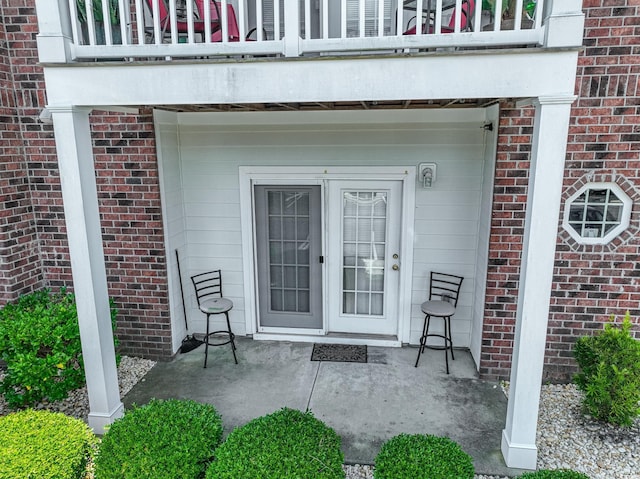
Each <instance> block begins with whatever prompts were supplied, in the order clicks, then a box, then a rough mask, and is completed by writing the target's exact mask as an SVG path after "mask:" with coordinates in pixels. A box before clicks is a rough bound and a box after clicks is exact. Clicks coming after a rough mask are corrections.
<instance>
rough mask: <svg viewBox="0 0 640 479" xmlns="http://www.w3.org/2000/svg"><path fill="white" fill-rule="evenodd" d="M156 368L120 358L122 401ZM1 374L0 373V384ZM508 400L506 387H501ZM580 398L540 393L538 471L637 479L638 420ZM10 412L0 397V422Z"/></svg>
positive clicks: (350, 473)
mask: <svg viewBox="0 0 640 479" xmlns="http://www.w3.org/2000/svg"><path fill="white" fill-rule="evenodd" d="M154 364H155V362H154V361H150V360H145V359H139V358H132V357H127V356H124V357H123V358H122V361H121V362H120V366H119V367H118V378H119V383H120V393H121V394H122V395H125V394H126V393H127V392H129V391H130V390H131V388H132V387H133V386H134V385H135V384H136V383H137V382H138V381H144V375H145V374H146V373H147V372H148V371H149V370H150V369H151V368H152V367H153V366H154ZM2 377H3V374H2V372H1V370H0V380H2ZM505 393H506V394H508V385H507V386H506V387H505ZM580 397H581V393H580V392H579V391H578V390H577V388H576V387H575V386H574V385H573V384H566V385H545V386H543V387H542V395H541V400H540V414H539V417H538V435H537V446H538V468H540V469H559V468H569V469H574V470H576V471H580V472H583V473H585V474H587V475H588V476H589V477H590V478H591V479H614V478H615V479H640V419H639V420H636V421H635V423H634V425H633V427H631V428H629V429H620V428H615V427H613V426H609V425H607V424H603V423H600V422H597V421H594V420H593V419H591V418H589V417H587V416H584V415H583V414H582V413H581V412H580ZM36 409H49V410H52V411H58V412H63V413H65V414H68V415H70V416H73V417H76V418H78V419H82V420H84V421H86V420H87V414H88V412H89V404H88V399H87V392H86V388H82V389H78V390H76V391H73V392H72V393H71V394H70V396H69V398H68V399H66V400H64V401H57V402H54V403H46V402H45V403H42V404H39V405H38V406H37V407H36ZM8 412H9V410H8V408H7V406H6V403H5V402H4V400H3V399H2V398H1V397H0V416H1V415H4V414H7V413H8ZM344 470H345V472H346V474H347V479H373V467H372V466H368V465H345V466H344ZM476 479H508V478H506V477H505V476H485V475H477V476H476Z"/></svg>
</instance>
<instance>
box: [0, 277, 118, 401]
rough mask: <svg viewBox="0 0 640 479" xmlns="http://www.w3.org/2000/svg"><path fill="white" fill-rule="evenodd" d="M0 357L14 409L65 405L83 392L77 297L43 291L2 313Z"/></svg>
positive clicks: (1, 390) (0, 386) (1, 385)
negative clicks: (42, 404) (73, 394)
mask: <svg viewBox="0 0 640 479" xmlns="http://www.w3.org/2000/svg"><path fill="white" fill-rule="evenodd" d="M111 306H112V307H111V320H112V322H113V325H114V327H115V318H116V314H117V311H116V309H115V308H114V307H113V304H112V305H111ZM0 357H1V358H2V359H3V360H4V361H5V362H6V363H7V371H6V373H5V376H4V379H3V381H2V382H0V394H4V397H5V399H6V401H7V403H8V404H9V406H10V407H12V408H17V407H23V406H29V405H30V406H33V405H35V404H37V403H38V402H40V401H42V400H43V399H47V400H49V401H57V400H60V399H64V398H66V397H67V395H68V392H69V391H71V390H73V389H77V388H79V387H82V386H84V384H85V377H84V369H83V362H82V350H81V345H80V330H79V327H78V314H77V312H76V303H75V297H74V295H73V294H70V293H67V292H66V291H65V290H64V289H62V290H61V291H60V292H59V293H51V291H50V290H49V289H44V290H41V291H36V292H34V293H31V294H28V295H24V296H21V297H20V298H19V299H18V300H17V301H16V302H15V303H10V304H7V305H5V306H4V307H3V308H2V309H0Z"/></svg>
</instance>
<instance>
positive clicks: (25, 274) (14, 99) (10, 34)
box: [0, 0, 43, 302]
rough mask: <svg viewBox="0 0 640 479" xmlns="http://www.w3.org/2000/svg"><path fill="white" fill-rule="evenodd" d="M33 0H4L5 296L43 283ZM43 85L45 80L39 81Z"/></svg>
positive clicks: (1, 280) (0, 47)
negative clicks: (32, 161)
mask: <svg viewBox="0 0 640 479" xmlns="http://www.w3.org/2000/svg"><path fill="white" fill-rule="evenodd" d="M29 3H31V2H30V1H27V0H25V1H17V0H12V1H8V0H3V1H2V2H0V19H1V20H2V21H1V22H0V302H5V301H11V300H13V299H16V298H17V297H18V296H19V295H20V294H21V293H22V292H24V291H29V290H31V289H33V288H39V287H42V286H43V274H42V267H41V263H40V256H39V249H40V248H39V246H40V245H39V240H38V235H37V232H36V224H35V217H34V214H33V206H32V201H31V195H30V188H29V187H30V181H29V177H28V169H27V163H26V161H25V160H26V158H27V156H28V155H29V151H30V148H28V147H27V142H28V139H29V138H31V137H32V136H33V135H34V131H33V129H32V124H33V119H32V114H33V108H34V103H36V102H37V99H38V92H37V87H38V84H37V83H38V79H37V78H35V76H34V71H35V70H34V66H33V64H34V63H35V62H31V61H28V60H27V59H28V58H32V57H33V53H34V51H33V48H35V45H34V44H33V42H32V41H31V40H32V34H31V33H30V32H31V31H33V30H31V29H30V28H28V27H25V22H29V19H30V18H34V17H33V14H34V13H35V12H34V8H33V6H32V5H29ZM39 86H40V87H42V84H40V85H39Z"/></svg>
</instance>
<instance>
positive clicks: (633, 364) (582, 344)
mask: <svg viewBox="0 0 640 479" xmlns="http://www.w3.org/2000/svg"><path fill="white" fill-rule="evenodd" d="M611 320H613V316H612V317H611ZM630 331H631V320H630V319H629V313H628V312H627V314H626V316H625V318H624V321H623V323H622V326H621V327H617V326H614V325H613V324H611V323H608V324H606V325H605V327H604V331H602V332H601V333H600V334H598V335H596V336H585V337H582V338H580V339H579V340H578V341H577V343H576V346H575V349H574V356H575V358H576V360H577V362H578V365H579V366H580V373H579V374H577V375H576V376H575V378H574V379H575V382H576V384H577V385H578V388H579V389H580V390H582V391H583V392H584V399H583V402H582V406H583V409H584V411H585V412H586V413H587V414H589V415H591V416H593V417H594V418H596V419H599V420H601V421H606V422H609V423H611V424H615V425H618V426H631V425H632V424H633V421H634V419H635V418H636V417H637V416H638V415H640V405H639V403H640V341H637V340H635V339H634V338H633V337H632V336H631V333H630Z"/></svg>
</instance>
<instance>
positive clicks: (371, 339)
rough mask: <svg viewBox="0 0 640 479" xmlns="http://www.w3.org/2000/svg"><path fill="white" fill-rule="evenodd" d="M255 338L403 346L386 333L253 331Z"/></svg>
mask: <svg viewBox="0 0 640 479" xmlns="http://www.w3.org/2000/svg"><path fill="white" fill-rule="evenodd" d="M253 339H255V340H257V341H292V342H299V343H324V344H354V345H366V346H382V347H387V348H399V347H401V346H402V342H401V341H399V340H398V337H397V336H395V335H386V334H385V335H381V334H354V333H329V334H327V335H325V336H312V335H306V334H283V333H271V334H270V333H253Z"/></svg>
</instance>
